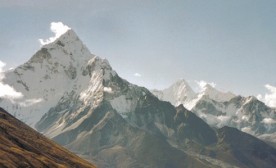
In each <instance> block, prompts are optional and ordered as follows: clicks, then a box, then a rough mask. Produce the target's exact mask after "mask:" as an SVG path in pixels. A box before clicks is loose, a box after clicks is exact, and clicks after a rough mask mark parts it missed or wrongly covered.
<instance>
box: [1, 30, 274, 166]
mask: <svg viewBox="0 0 276 168" xmlns="http://www.w3.org/2000/svg"><path fill="white" fill-rule="evenodd" d="M4 76H5V78H4V79H3V80H2V82H4V83H6V84H8V85H10V86H12V87H13V88H14V89H15V90H16V91H18V92H20V93H22V95H23V97H21V98H16V99H8V98H6V99H5V98H2V99H1V100H0V106H2V107H3V108H5V109H7V110H8V111H10V112H11V113H12V114H13V115H14V116H16V117H17V118H19V119H20V120H22V121H24V122H25V123H27V124H28V125H30V126H32V127H34V128H35V129H36V130H37V131H39V132H41V133H43V134H44V135H45V136H47V137H49V138H51V139H53V140H54V141H56V142H57V143H58V144H61V145H63V146H64V147H66V148H67V149H69V150H70V151H72V152H74V153H76V154H78V155H79V156H81V157H82V158H85V159H87V160H88V161H91V162H93V163H95V164H96V165H97V166H98V167H104V168H105V167H107V168H109V167H110V168H111V167H118V168H119V167H149V168H155V167H158V168H159V167H161V168H162V167H164V168H174V167H175V168H178V167H267V168H270V167H271V168H273V167H275V165H276V150H275V149H274V148H273V147H271V146H270V145H268V144H266V143H265V142H263V141H261V140H259V139H258V138H256V137H254V136H251V135H249V134H247V133H244V132H241V131H239V130H238V129H235V128H231V127H228V126H223V125H222V127H219V128H213V125H212V124H211V126H209V125H208V124H207V123H209V124H210V122H209V121H208V119H209V118H208V117H207V119H206V118H205V119H204V117H202V114H208V113H209V111H211V112H210V114H212V113H217V111H213V110H211V109H210V110H209V111H208V113H207V111H204V112H202V111H199V110H198V111H195V110H193V109H196V107H200V106H199V102H200V101H203V99H204V98H205V97H207V96H209V98H208V99H206V100H214V101H216V102H218V103H225V102H227V101H231V100H233V99H234V98H236V96H235V95H233V94H231V93H225V94H222V95H221V94H219V93H216V92H214V91H215V90H214V89H213V88H211V87H209V86H207V87H206V88H207V89H206V92H207V91H208V95H205V94H202V96H199V95H197V94H196V93H194V92H193V91H192V90H191V88H190V87H189V86H188V85H187V84H186V83H185V81H180V82H178V86H181V91H180V90H178V87H174V86H173V87H172V90H173V92H171V91H170V89H168V90H167V91H164V92H163V91H155V92H153V93H154V94H153V93H152V92H151V91H149V90H148V89H146V88H144V87H140V86H137V85H134V84H131V83H129V82H128V81H126V80H124V79H122V78H121V77H120V76H119V75H118V74H117V73H116V72H115V71H114V70H113V69H112V67H111V66H110V64H109V62H108V61H107V60H106V59H102V58H100V57H98V56H95V55H93V54H91V53H90V51H89V50H88V49H87V47H86V46H85V45H84V44H83V43H82V42H81V40H80V39H79V38H78V36H77V35H76V33H75V32H74V31H73V30H72V29H70V30H68V31H67V32H66V33H64V34H63V35H61V36H60V37H59V38H58V39H56V40H55V41H54V42H52V43H49V44H46V45H44V46H42V48H41V49H40V50H39V51H37V52H36V53H35V54H34V55H33V56H32V57H31V59H30V60H29V61H27V62H26V63H25V64H23V65H21V66H19V67H17V68H15V69H13V70H9V71H7V72H5V73H4ZM183 82H184V84H183ZM166 96H168V97H169V98H170V100H173V101H172V102H171V103H170V102H167V101H163V100H166ZM175 96H177V97H175ZM199 97H200V98H199ZM210 97H213V99H211V98H210ZM160 99H161V100H160ZM162 99H163V100H162ZM195 100H196V101H195ZM187 103H192V104H194V105H193V106H191V107H193V108H188V107H187ZM182 104H184V106H183V105H182ZM202 106H204V105H202ZM226 106H227V105H225V106H223V107H225V108H226ZM207 107H208V106H207ZM227 107H228V106H227ZM250 108H251V107H248V110H250ZM252 108H255V107H252ZM190 110H191V111H192V112H191V111H190ZM250 112H251V111H250ZM223 113H224V111H221V114H223ZM255 113H256V115H257V113H258V111H256V112H255ZM261 121H262V120H260V122H259V123H261ZM206 122H207V123H206ZM256 125H257V126H258V124H256ZM250 126H251V125H250ZM254 130H256V131H260V132H262V133H263V132H266V131H267V129H265V130H261V129H257V128H254ZM266 133H267V132H266ZM262 135H264V134H262Z"/></svg>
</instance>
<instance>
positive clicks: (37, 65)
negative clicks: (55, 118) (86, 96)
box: [0, 29, 114, 126]
mask: <svg viewBox="0 0 276 168" xmlns="http://www.w3.org/2000/svg"><path fill="white" fill-rule="evenodd" d="M99 64H100V65H99ZM107 69H108V70H109V71H110V73H111V72H112V70H111V68H110V66H109V63H108V62H107V61H106V60H102V59H100V58H97V57H96V56H95V55H92V54H91V53H90V51H89V50H88V49H87V47H86V46H85V45H84V44H83V42H82V41H81V40H80V39H79V38H78V36H77V34H76V33H75V32H74V31H73V30H72V29H69V30H67V31H66V32H65V33H64V34H62V35H61V36H60V37H58V38H57V39H56V40H54V41H53V42H51V43H49V44H45V45H43V46H42V47H41V49H40V50H38V51H37V52H36V53H35V54H34V55H33V56H32V57H31V59H30V60H29V61H27V62H26V63H24V64H23V65H20V66H19V67H17V68H16V69H14V70H10V71H7V72H5V74H4V75H5V77H6V78H5V79H4V80H3V82H4V83H7V84H9V85H11V86H12V87H13V88H14V89H15V90H16V91H18V92H20V93H22V94H23V95H24V96H23V97H22V98H21V99H18V100H16V101H15V100H13V101H9V100H2V101H0V105H1V106H2V107H4V108H6V109H7V110H9V111H12V112H13V114H14V115H15V116H16V117H17V118H19V119H21V120H22V121H24V122H26V123H27V124H29V125H31V126H33V125H34V124H35V123H36V122H37V121H38V120H39V119H40V118H41V117H42V115H43V114H44V113H46V112H47V111H48V110H49V108H50V107H53V106H55V104H56V103H57V102H58V101H59V100H60V99H61V98H64V97H68V96H69V97H70V96H73V95H74V96H78V95H80V93H81V92H82V91H84V90H87V87H88V86H89V85H90V84H91V85H94V84H95V82H91V80H92V79H94V80H96V79H98V78H100V79H102V78H108V77H110V75H109V74H110V73H108V72H107V71H106V70H107ZM92 71H93V73H92ZM105 71H106V72H105ZM112 73H113V74H114V72H112ZM91 78H92V79H91ZM95 87H96V86H95V85H94V88H95ZM101 88H103V87H101ZM72 89H73V90H72ZM93 102H95V101H93ZM19 111H20V113H19Z"/></svg>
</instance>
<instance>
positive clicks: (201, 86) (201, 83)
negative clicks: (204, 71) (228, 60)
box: [195, 80, 216, 91]
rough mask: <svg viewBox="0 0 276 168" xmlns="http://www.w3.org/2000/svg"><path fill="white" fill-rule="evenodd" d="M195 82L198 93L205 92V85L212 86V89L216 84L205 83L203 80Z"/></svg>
mask: <svg viewBox="0 0 276 168" xmlns="http://www.w3.org/2000/svg"><path fill="white" fill-rule="evenodd" d="M195 82H196V84H197V87H198V90H199V91H203V90H205V87H206V86H207V85H210V86H212V87H216V84H215V83H214V82H206V81H204V80H201V81H195Z"/></svg>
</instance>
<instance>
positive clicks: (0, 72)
mask: <svg viewBox="0 0 276 168" xmlns="http://www.w3.org/2000/svg"><path fill="white" fill-rule="evenodd" d="M5 66H6V63H4V62H2V61H0V81H2V80H3V78H4V74H3V68H4V67H5Z"/></svg>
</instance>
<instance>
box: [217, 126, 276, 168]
mask: <svg viewBox="0 0 276 168" xmlns="http://www.w3.org/2000/svg"><path fill="white" fill-rule="evenodd" d="M218 138H219V141H218V144H217V146H216V149H215V152H214V153H216V157H217V158H218V159H223V160H227V161H228V162H232V163H235V164H236V165H238V166H240V167H248V168H258V167H268V168H274V167H275V165H276V150H275V148H273V147H271V146H269V145H267V144H266V143H265V142H263V141H260V140H259V139H258V138H255V137H254V136H252V135H249V134H246V133H243V132H241V131H239V130H238V129H236V128H231V127H226V126H225V127H223V128H221V129H219V130H218Z"/></svg>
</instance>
